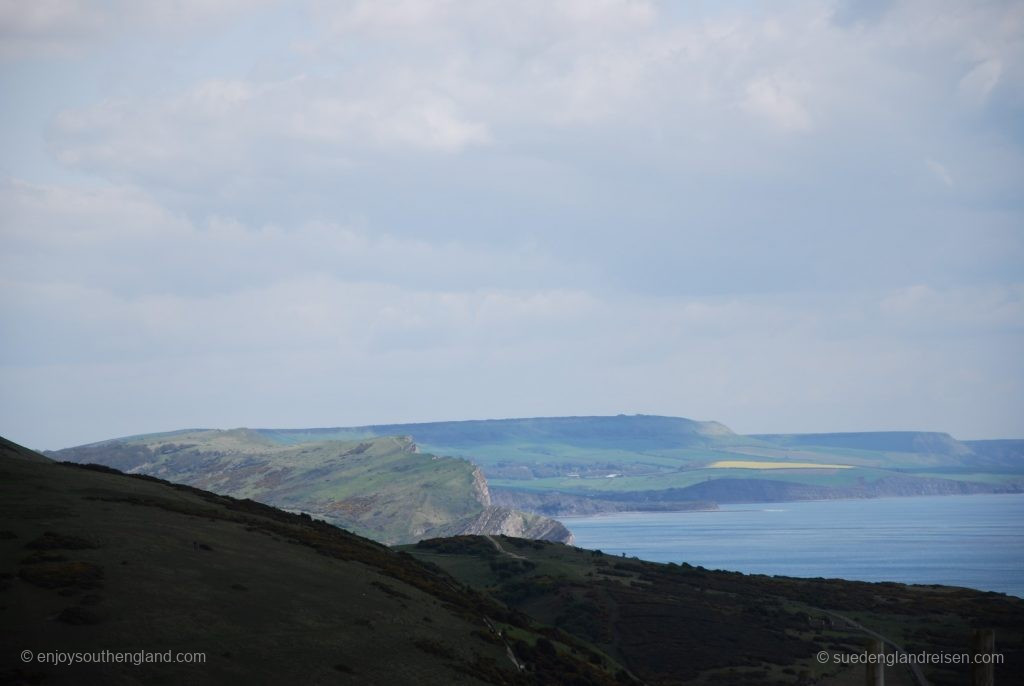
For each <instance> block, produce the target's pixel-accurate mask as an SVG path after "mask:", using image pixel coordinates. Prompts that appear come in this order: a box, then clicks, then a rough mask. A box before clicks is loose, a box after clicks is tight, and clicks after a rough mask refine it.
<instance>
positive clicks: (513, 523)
mask: <svg viewBox="0 0 1024 686" xmlns="http://www.w3.org/2000/svg"><path fill="white" fill-rule="evenodd" d="M454 533H456V534H460V535H464V534H476V535H480V534H489V535H497V534H501V535H505V536H513V537H515V538H530V539H536V540H541V541H554V542H556V543H565V544H567V545H572V543H573V540H574V538H573V535H572V532H571V531H569V529H567V528H566V527H565V525H564V524H562V523H561V522H559V521H557V520H555V519H550V518H548V517H544V516H541V515H535V514H531V513H528V512H520V511H519V510H510V509H508V508H505V507H494V506H491V507H487V508H485V509H484V511H483V512H481V513H480V514H479V515H477V516H476V517H474V518H472V519H470V520H468V521H466V522H464V523H462V524H461V525H460V526H459V528H458V531H456V532H454Z"/></svg>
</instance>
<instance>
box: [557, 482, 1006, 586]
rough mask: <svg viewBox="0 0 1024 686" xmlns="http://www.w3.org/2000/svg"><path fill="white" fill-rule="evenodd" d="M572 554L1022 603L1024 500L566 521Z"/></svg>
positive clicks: (789, 506) (838, 503)
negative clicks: (966, 593)
mask: <svg viewBox="0 0 1024 686" xmlns="http://www.w3.org/2000/svg"><path fill="white" fill-rule="evenodd" d="M562 520H563V521H564V522H565V525H566V526H568V527H569V528H570V529H571V530H572V532H573V533H574V534H575V535H576V545H577V546H580V547H582V548H600V549H601V550H603V551H604V552H606V553H612V554H615V555H619V554H621V553H625V554H626V555H628V556H633V555H635V556H636V557H639V558H640V559H643V560H652V561H655V562H689V563H690V564H692V565H701V566H704V567H707V568H709V569H729V570H734V571H740V572H746V573H755V574H781V575H786V576H803V577H817V576H823V577H841V578H844V579H860V580H862V581H898V582H904V583H916V584H948V585H951V586H967V587H970V588H977V589H982V590H986V591H998V592H1000V593H1009V594H1011V595H1015V596H1020V597H1024V494H1014V495H1002V494H1000V495H974V496H922V497H916V498H877V499H870V500H824V501H803V502H794V503H764V504H755V505H722V506H721V510H719V511H717V512H668V513H648V512H641V513H628V514H610V515H600V516H596V517H563V518H562Z"/></svg>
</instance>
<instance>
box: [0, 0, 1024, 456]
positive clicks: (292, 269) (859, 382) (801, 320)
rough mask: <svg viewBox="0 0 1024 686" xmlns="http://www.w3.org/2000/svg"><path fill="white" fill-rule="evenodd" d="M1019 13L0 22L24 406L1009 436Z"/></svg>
mask: <svg viewBox="0 0 1024 686" xmlns="http://www.w3.org/2000/svg"><path fill="white" fill-rule="evenodd" d="M1022 8H1024V4H1022V3H1019V2H984V3H962V2H955V1H953V0H950V1H948V2H947V1H946V0H934V1H933V0H901V1H897V2H891V3H882V4H876V5H873V6H872V7H868V8H863V7H860V8H851V6H849V5H848V4H844V5H837V4H833V3H818V2H804V1H803V0H794V1H793V2H786V3H781V4H777V5H773V6H772V7H771V8H770V9H764V8H760V9H758V10H756V11H754V10H752V9H751V8H750V7H749V6H747V4H745V3H740V4H734V3H730V4H728V6H721V5H714V4H710V5H708V6H707V7H706V8H705V7H697V6H695V5H692V4H691V5H689V6H686V7H684V6H682V5H673V4H669V3H655V2H640V1H636V2H630V1H627V0H621V1H620V0H601V1H599V2H594V1H589V0H565V1H556V2H545V1H541V0H538V1H536V2H515V3H510V2H499V1H497V0H495V1H487V0H485V1H481V2H476V1H468V2H463V1H460V0H438V1H436V2H427V1H413V0H395V1H393V2H377V1H369V0H366V1H353V2H346V3H334V2H311V3H308V4H303V5H301V6H299V7H298V9H294V8H293V7H291V6H281V7H279V8H278V7H270V9H268V10H265V11H263V12H261V11H259V10H255V9H251V8H250V6H249V4H248V3H237V2H233V1H232V2H225V3H204V2H198V1H197V2H185V3H170V4H168V3H135V2H131V3H121V2H112V3H108V4H86V3H75V2H70V1H68V2H58V1H57V0H49V1H48V2H45V1H44V2H40V3H13V4H12V3H4V4H0V24H2V25H3V29H2V31H3V34H2V35H3V41H4V45H3V48H2V50H0V52H2V54H3V56H5V57H6V58H8V61H7V62H6V63H5V64H6V66H7V67H8V68H9V70H10V71H9V72H8V73H9V78H8V81H6V82H5V83H8V82H9V83H10V84H11V85H12V91H13V92H12V95H11V101H12V102H18V103H19V106H18V107H19V109H18V110H17V111H14V110H8V112H7V115H6V120H5V121H7V122H8V123H9V126H8V127H7V131H8V133H7V135H8V138H7V139H6V141H7V143H8V147H10V148H11V149H12V150H17V151H18V152H17V153H16V154H13V155H10V156H9V158H10V159H9V160H7V161H5V164H6V165H7V166H5V167H4V170H5V171H4V172H3V173H4V174H8V175H9V176H11V177H14V178H16V179H31V182H29V181H17V180H12V181H6V182H4V183H3V184H0V241H2V244H3V250H0V273H2V274H3V278H4V279H5V281H4V283H3V284H2V288H3V290H2V293H0V308H2V315H3V316H2V317H0V321H3V322H4V323H5V326H6V328H5V335H4V336H3V337H2V338H0V341H2V343H0V387H4V388H8V389H16V391H17V392H16V393H14V392H11V393H8V394H7V395H5V396H2V397H0V417H4V420H5V421H6V422H8V423H9V424H8V425H9V426H14V427H16V428H17V427H29V428H27V429H26V435H34V436H52V435H58V434H56V433H51V432H56V431H57V430H58V429H56V428H54V427H60V426H62V427H64V428H62V429H60V431H62V432H63V433H61V434H59V435H62V436H67V437H68V438H66V442H72V441H74V440H78V439H79V438H81V439H82V440H85V439H86V438H96V439H99V438H103V437H106V436H109V435H110V434H112V433H116V432H117V430H116V429H114V428H110V429H109V430H103V431H99V430H98V429H90V427H98V426H107V427H113V426H114V424H115V423H116V422H123V423H122V424H118V426H123V427H124V431H123V433H131V432H134V431H141V430H147V429H166V428H174V427H177V426H182V425H187V424H199V425H210V424H216V425H236V424H250V425H253V424H257V425H258V424H264V425H268V424H269V425H272V424H282V423H292V424H299V425H302V424H307V425H308V424H318V423H319V424H344V423H359V422H368V421H395V420H402V419H442V418H458V417H471V416H487V415H503V416H509V415H517V414H519V415H527V414H564V413H569V412H571V413H583V412H619V411H625V412H634V411H646V412H660V413H673V414H683V415H693V416H698V417H707V418H716V419H720V420H722V421H725V422H727V423H730V424H734V425H735V428H737V429H739V430H749V431H753V430H801V429H803V430H824V429H838V430H843V429H857V428H918V427H920V428H937V429H942V430H952V431H954V432H958V433H967V434H973V435H981V434H984V433H989V434H998V433H1004V434H1005V433H1012V431H1017V430H1018V427H1020V416H1021V414H1020V412H1019V406H1020V402H1021V399H1022V398H1024V382H1022V377H1024V374H1022V370H1021V362H1020V355H1019V347H1020V342H1021V341H1020V330H1021V327H1022V323H1021V319H1022V317H1024V315H1022V312H1021V301H1022V294H1021V289H1020V287H1019V283H1020V267H1019V265H1020V258H1021V256H1022V255H1024V235H1022V234H1021V232H1020V228H1019V227H1020V226H1021V218H1020V212H1019V209H1018V208H1017V206H1016V205H1015V204H1014V201H1013V200H1014V198H1016V197H1017V195H1018V194H1019V185H1020V180H1021V178H1024V177H1022V174H1024V155H1022V146H1021V140H1020V137H1019V135H1018V132H1017V130H1016V129H1015V128H1014V127H1013V125H1012V124H1011V123H1008V122H1011V121H1015V120H1014V117H1015V115H1016V114H1019V109H1020V107H1021V105H1022V104H1024V103H1022V101H1021V99H1020V95H1019V93H1024V88H1022V87H1021V86H1022V83H1024V81H1022V76H1021V75H1022V74H1024V69H1022V65H1024V57H1022V46H1021V41H1020V35H1021V28H1022V27H1024V9H1022ZM279 24H280V30H278V28H279V26H278V25H279ZM67 55H73V57H70V58H69V57H67ZM26 56H29V57H39V56H46V57H47V59H44V60H38V59H22V58H24V57H26ZM54 84H56V85H54ZM21 103H24V106H25V108H26V109H24V110H23V111H22V110H21V109H20V108H21V107H22V104H21ZM15 115H18V116H15ZM40 122H45V131H46V133H45V146H46V147H45V150H48V151H49V153H50V154H51V155H52V159H47V160H44V162H45V163H42V162H39V160H29V159H27V158H26V159H19V158H18V157H17V155H25V154H26V153H25V152H24V151H25V150H28V149H30V146H31V145H36V146H38V147H39V149H40V151H39V156H40V157H43V152H42V151H43V150H44V145H43V143H44V141H43V140H42V138H43V135H42V134H40V133H39V132H38V130H39V128H40V127H41V124H40ZM780 133H782V134H789V135H780ZM25 141H32V143H26V142H25ZM18 146H21V147H18ZM48 164H49V165H50V166H47V165H48ZM67 388H74V389H75V393H73V394H69V393H65V395H66V396H67V397H64V396H62V395H61V393H62V389H67ZM424 396H426V397H427V398H428V400H424V399H423V398H424ZM979 397H985V398H988V399H989V400H987V401H986V402H978V401H977V398H979ZM104 417H106V418H107V419H106V420H104ZM110 417H114V418H115V419H113V420H112V419H109V418H110ZM154 417H155V418H157V419H154ZM158 419H159V421H158ZM8 425H5V427H0V428H4V429H5V428H6V426H8ZM1000 427H1003V428H1000ZM1006 427H1009V428H1006ZM89 431H96V433H94V434H90V435H85V434H87V433H88V432H89ZM72 436H74V438H72ZM55 440H56V439H55ZM61 440H65V439H61ZM57 444H58V445H59V442H58V443H57ZM51 445H55V444H52V443H51Z"/></svg>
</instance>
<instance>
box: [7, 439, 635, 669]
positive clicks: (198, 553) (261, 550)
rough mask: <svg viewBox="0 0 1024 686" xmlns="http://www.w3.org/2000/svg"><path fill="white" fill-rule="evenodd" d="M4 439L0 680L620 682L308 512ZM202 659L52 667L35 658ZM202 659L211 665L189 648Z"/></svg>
mask: <svg viewBox="0 0 1024 686" xmlns="http://www.w3.org/2000/svg"><path fill="white" fill-rule="evenodd" d="M26 456H31V453H30V451H26V450H24V449H23V448H20V447H19V446H15V445H14V444H11V443H9V442H6V441H3V442H2V443H0V646H3V648H2V649H0V683H22V684H44V685H45V684H76V685H77V684H86V683H90V684H139V683H147V684H153V683H168V684H170V683H175V684H178V683H187V684H225V683H251V684H345V683H351V684H437V685H439V686H448V685H449V684H516V685H525V684H532V683H537V681H538V680H539V681H540V682H542V683H553V684H574V683H581V680H582V682H583V683H595V684H611V683H614V682H615V679H614V675H615V673H616V672H617V671H619V669H620V667H619V666H618V665H617V664H616V663H615V662H614V661H613V660H611V659H609V658H607V657H606V656H602V655H600V654H598V653H596V652H595V651H593V649H591V648H589V647H587V646H585V645H583V644H582V643H580V642H577V641H574V640H573V639H572V638H571V637H568V636H566V637H564V640H562V641H557V642H554V641H552V644H553V647H554V648H555V650H554V651H552V653H551V654H545V655H543V656H540V657H539V658H538V659H531V661H530V662H529V665H528V670H526V671H521V670H520V669H519V668H517V666H516V664H515V663H514V662H513V659H515V660H516V661H517V662H519V663H522V662H523V661H524V659H523V658H522V657H520V656H518V655H516V654H515V653H514V652H511V651H510V648H509V646H508V645H506V641H505V640H503V639H502V638H501V637H500V636H499V635H498V633H497V632H498V631H499V630H502V631H506V632H515V634H516V635H517V636H521V637H523V638H524V640H527V641H530V642H533V643H536V642H537V641H540V640H542V639H543V640H547V639H546V638H545V636H547V635H548V633H549V630H548V629H546V628H545V627H544V626H542V625H540V624H538V623H537V622H535V621H534V620H532V619H530V618H528V617H526V616H525V615H522V614H520V613H515V612H511V611H510V610H509V609H508V608H507V607H505V606H504V605H503V604H501V603H500V602H498V601H495V600H493V599H491V598H490V597H488V596H486V595H484V594H481V593H479V592H476V591H474V590H472V589H469V588H466V587H463V586H462V585H460V584H459V583H457V582H455V581H454V580H453V579H452V578H451V577H449V576H448V575H447V574H445V573H443V572H441V571H440V570H438V569H437V568H436V567H433V566H431V565H424V564H422V563H420V562H418V561H416V560H415V559H413V558H410V557H409V556H407V555H402V554H399V553H396V552H394V551H392V550H390V549H388V548H386V547H384V546H381V545H379V544H377V543H374V542H372V541H369V540H367V539H363V538H360V537H358V536H355V535H352V534H350V533H347V532H345V531H342V530H340V529H337V528H335V527H333V526H330V525H329V524H326V523H324V522H320V521H316V520H314V519H311V518H310V517H308V516H300V515H295V514H290V513H287V512H284V511H281V510H276V509H274V508H271V507H268V506H266V505H261V504H258V503H255V502H253V501H248V500H236V499H233V498H228V497H224V496H218V495H214V494H212V493H207V492H204V491H200V490H198V489H195V488H191V487H188V486H181V485H173V484H169V483H167V482H162V481H159V480H156V479H153V478H152V477H143V476H128V475H123V474H119V473H114V472H112V471H111V470H109V469H106V468H86V467H80V466H74V465H68V464H57V463H52V462H48V461H46V460H42V459H40V458H39V457H38V456H35V457H29V458H28V459H26ZM26 650H27V651H31V652H32V653H34V654H38V653H41V652H50V651H62V652H74V651H81V652H90V653H92V652H98V651H105V650H106V651H116V652H122V653H135V652H137V651H151V652H159V653H163V652H164V651H172V652H173V653H175V654H177V653H193V652H199V653H202V654H203V657H202V659H201V661H200V662H191V663H176V664H139V665H135V664H116V663H107V664H76V665H67V664H64V665H60V666H54V665H52V664H43V663H41V662H40V661H39V660H38V659H36V658H35V657H33V659H32V660H31V661H30V662H24V661H23V660H22V659H21V657H20V656H21V653H22V651H26ZM193 659H196V660H198V659H199V658H193Z"/></svg>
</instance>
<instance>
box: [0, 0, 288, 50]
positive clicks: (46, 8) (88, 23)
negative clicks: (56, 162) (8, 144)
mask: <svg viewBox="0 0 1024 686" xmlns="http://www.w3.org/2000/svg"><path fill="white" fill-rule="evenodd" d="M266 1H269V0H256V2H252V1H251V0H178V1H176V2H173V3H166V2H150V1H147V0H138V1H135V0H108V1H106V2H88V1H87V0H34V1H33V2H19V0H0V58H2V59H7V60H19V59H25V58H38V57H69V56H70V57H76V56H79V55H81V54H82V53H85V52H87V51H90V50H94V49H97V48H99V47H102V45H103V44H104V43H105V42H107V41H111V40H116V39H119V38H123V37H124V36H126V35H130V34H131V33H132V32H133V31H138V30H144V31H156V32H172V33H173V32H181V31H186V30H190V29H191V30H194V29H196V28H197V27H204V28H205V27H206V26H209V25H210V24H211V23H212V24H219V23H220V22H223V21H225V20H227V19H229V18H231V17H232V16H235V15H237V14H239V13H240V12H243V11H251V10H253V9H255V8H258V7H259V6H260V5H263V4H265V3H266Z"/></svg>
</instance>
